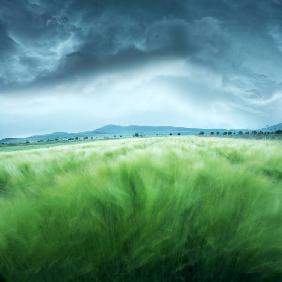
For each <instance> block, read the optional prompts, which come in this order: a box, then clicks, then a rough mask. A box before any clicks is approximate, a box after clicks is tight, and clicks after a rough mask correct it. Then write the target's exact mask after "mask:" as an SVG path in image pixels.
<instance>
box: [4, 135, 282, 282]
mask: <svg viewBox="0 0 282 282" xmlns="http://www.w3.org/2000/svg"><path fill="white" fill-rule="evenodd" d="M0 273H1V275H2V276H3V277H4V279H5V280H6V281H281V279H282V144H281V143H278V142H275V141H251V140H243V141H242V140H231V139H216V138H210V139H209V138H207V139H205V138H189V137H188V138H181V137H180V138H151V139H131V140H116V141H101V142H93V143H87V144H82V145H66V146H60V147H54V148H49V149H38V150H30V151H17V152H2V153H0Z"/></svg>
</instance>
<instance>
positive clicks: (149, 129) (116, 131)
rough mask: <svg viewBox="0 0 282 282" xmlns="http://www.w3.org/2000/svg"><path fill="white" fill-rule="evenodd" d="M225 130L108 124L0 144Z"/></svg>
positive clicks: (280, 125)
mask: <svg viewBox="0 0 282 282" xmlns="http://www.w3.org/2000/svg"><path fill="white" fill-rule="evenodd" d="M279 129H282V123H280V124H277V125H273V126H270V127H267V128H264V129H259V130H262V131H276V130H279ZM224 131H227V129H214V128H213V129H203V128H186V127H175V126H142V125H128V126H121V125H114V124H109V125H105V126H103V127H101V128H98V129H95V130H92V131H84V132H77V133H68V132H54V133H50V134H43V135H33V136H29V137H26V138H5V139H2V140H0V143H4V144H18V143H26V142H31V143H33V142H46V141H59V140H60V141H63V140H73V139H83V138H95V139H96V138H97V139H103V138H112V137H115V136H116V137H121V136H122V137H131V136H133V135H134V134H136V133H138V135H139V136H140V135H141V136H156V135H159V136H162V135H164V136H165V135H170V134H172V135H177V134H181V135H198V134H199V133H200V132H204V133H205V134H207V133H208V134H209V133H210V132H220V133H222V132H224ZM228 131H232V132H237V133H238V132H239V131H243V132H245V131H248V130H246V129H245V130H244V129H228Z"/></svg>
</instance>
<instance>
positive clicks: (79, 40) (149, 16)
mask: <svg viewBox="0 0 282 282" xmlns="http://www.w3.org/2000/svg"><path fill="white" fill-rule="evenodd" d="M0 6H1V9H0V51H1V57H4V58H5V60H4V63H2V64H1V67H0V74H1V77H0V83H1V85H0V89H3V88H6V90H9V89H10V90H12V89H14V88H22V87H30V86H32V85H40V86H44V85H45V84H46V85H50V84H53V83H54V84H56V83H59V82H60V81H64V80H68V79H73V78H74V77H80V76H85V75H87V74H91V73H97V72H98V73H99V72H100V71H105V70H107V69H108V68H112V67H113V68H118V67H121V68H124V67H131V66H132V65H133V66H135V65H136V64H142V63H143V62H146V61H147V60H151V61H152V60H154V59H156V60H157V59H159V57H162V56H175V57H182V58H184V59H187V60H188V61H193V62H196V63H198V64H202V65H204V66H205V67H207V68H212V69H214V70H215V71H218V72H220V73H222V75H224V76H227V77H228V76H230V75H233V74H234V73H239V74H242V73H244V76H245V75H247V72H248V73H251V78H250V79H253V78H252V77H253V74H252V72H254V73H261V74H264V75H267V76H268V75H271V73H272V72H275V73H277V71H278V70H280V67H278V65H280V63H282V62H281V50H279V36H280V35H279V32H280V31H281V26H282V19H281V11H282V4H281V1H279V0H273V1H251V0H244V1H231V0H216V1H215V0H209V1H207V0H201V1H199V0H197V1H196V0H188V1H181V0H175V1H168V0H166V1H163V0H162V1H161V0H157V1H147V0H145V1H137V0H135V1H134V0H133V1H132V0H131V1H129V0H127V1H126V0H124V1H114V0H104V1H102V0H96V1H95V0H93V1H89V0H87V1H86V0H73V1H71V0H66V1H55V0H53V1H41V0H28V1H27V0H15V1H8V0H0ZM271 34H272V35H271ZM273 35H275V36H276V37H275V36H273ZM274 37H275V38H274ZM280 44H281V41H280ZM280 49H281V46H280ZM267 53H269V54H267ZM246 61H247V62H248V67H246V66H245V65H246V63H245V62H246ZM260 61H261V62H262V64H264V63H265V62H266V63H267V64H268V66H267V67H266V69H262V68H261V66H260V65H259V63H258V62H260ZM246 68H248V70H247V71H245V69H246Z"/></svg>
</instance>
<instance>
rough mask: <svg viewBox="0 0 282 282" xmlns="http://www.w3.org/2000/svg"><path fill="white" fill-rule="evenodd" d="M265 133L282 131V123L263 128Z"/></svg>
mask: <svg viewBox="0 0 282 282" xmlns="http://www.w3.org/2000/svg"><path fill="white" fill-rule="evenodd" d="M263 130H264V131H276V130H282V123H278V124H275V125H272V126H268V127H266V128H263Z"/></svg>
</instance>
